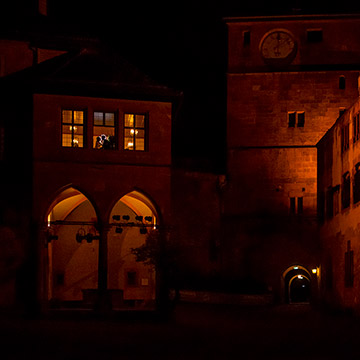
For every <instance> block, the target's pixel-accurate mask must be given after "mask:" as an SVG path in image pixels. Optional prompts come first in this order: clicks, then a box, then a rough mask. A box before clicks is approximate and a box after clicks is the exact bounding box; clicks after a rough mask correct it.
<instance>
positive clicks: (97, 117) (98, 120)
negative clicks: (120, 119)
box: [94, 111, 103, 125]
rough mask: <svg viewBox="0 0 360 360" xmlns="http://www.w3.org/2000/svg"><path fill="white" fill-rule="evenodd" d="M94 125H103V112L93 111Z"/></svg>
mask: <svg viewBox="0 0 360 360" xmlns="http://www.w3.org/2000/svg"><path fill="white" fill-rule="evenodd" d="M94 125H103V113H102V112H98V111H95V112H94Z"/></svg>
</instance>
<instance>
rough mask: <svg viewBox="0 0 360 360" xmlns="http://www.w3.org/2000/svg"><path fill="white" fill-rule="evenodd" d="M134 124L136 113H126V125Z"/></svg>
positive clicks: (131, 125)
mask: <svg viewBox="0 0 360 360" xmlns="http://www.w3.org/2000/svg"><path fill="white" fill-rule="evenodd" d="M133 126H134V114H125V127H133Z"/></svg>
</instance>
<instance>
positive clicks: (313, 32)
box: [306, 28, 324, 44]
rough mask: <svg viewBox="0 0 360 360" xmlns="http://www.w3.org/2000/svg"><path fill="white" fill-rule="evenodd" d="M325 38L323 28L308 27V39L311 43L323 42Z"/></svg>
mask: <svg viewBox="0 0 360 360" xmlns="http://www.w3.org/2000/svg"><path fill="white" fill-rule="evenodd" d="M323 39H324V34H323V29H321V28H319V29H307V30H306V41H307V42H308V43H310V44H317V43H321V42H322V41H323Z"/></svg>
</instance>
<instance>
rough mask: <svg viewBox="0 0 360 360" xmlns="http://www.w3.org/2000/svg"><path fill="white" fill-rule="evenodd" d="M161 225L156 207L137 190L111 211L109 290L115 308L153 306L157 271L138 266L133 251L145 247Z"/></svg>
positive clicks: (146, 266) (126, 195)
mask: <svg viewBox="0 0 360 360" xmlns="http://www.w3.org/2000/svg"><path fill="white" fill-rule="evenodd" d="M160 223H161V214H160V212H159V211H158V208H157V206H156V204H155V203H154V202H153V200H152V199H151V198H150V197H148V196H147V195H145V194H144V193H143V192H141V191H139V190H137V189H136V190H132V191H130V192H129V193H127V194H125V195H123V196H122V197H121V198H120V199H118V200H117V201H116V202H115V204H114V206H113V208H112V209H111V212H110V214H109V224H110V227H109V232H108V236H107V240H108V288H109V290H110V291H112V292H113V301H112V302H113V307H114V308H116V307H121V306H123V305H128V306H140V305H141V306H148V305H149V306H150V305H153V303H154V301H155V288H156V281H155V269H154V268H153V267H151V266H149V265H144V264H143V263H139V262H136V260H135V256H134V255H133V254H132V253H131V249H132V248H137V247H139V246H141V245H143V244H144V243H145V241H146V236H147V234H148V233H149V231H151V229H155V228H157V227H158V226H159V224H160ZM115 294H117V296H115ZM116 298H117V299H116Z"/></svg>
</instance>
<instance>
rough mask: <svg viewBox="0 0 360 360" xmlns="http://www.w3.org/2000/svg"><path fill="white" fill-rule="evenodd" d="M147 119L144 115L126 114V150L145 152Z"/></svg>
mask: <svg viewBox="0 0 360 360" xmlns="http://www.w3.org/2000/svg"><path fill="white" fill-rule="evenodd" d="M145 139H146V117H145V115H144V114H124V149H125V150H136V151H145V147H146V144H145Z"/></svg>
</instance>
